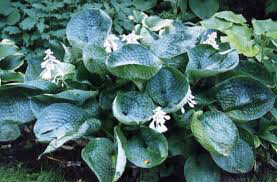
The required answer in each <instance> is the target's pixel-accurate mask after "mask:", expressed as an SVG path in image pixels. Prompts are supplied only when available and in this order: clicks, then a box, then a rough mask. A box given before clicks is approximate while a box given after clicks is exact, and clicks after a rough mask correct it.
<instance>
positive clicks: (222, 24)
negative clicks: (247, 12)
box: [200, 17, 233, 31]
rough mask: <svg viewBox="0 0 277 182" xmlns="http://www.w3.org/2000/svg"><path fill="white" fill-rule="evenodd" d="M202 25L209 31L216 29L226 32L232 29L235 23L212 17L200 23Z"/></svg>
mask: <svg viewBox="0 0 277 182" xmlns="http://www.w3.org/2000/svg"><path fill="white" fill-rule="evenodd" d="M200 23H201V25H202V26H203V27H205V28H207V29H214V30H219V31H224V30H227V29H229V28H231V27H232V25H233V23H231V22H228V21H224V20H222V19H219V18H216V17H211V18H209V19H206V20H203V21H201V22H200Z"/></svg>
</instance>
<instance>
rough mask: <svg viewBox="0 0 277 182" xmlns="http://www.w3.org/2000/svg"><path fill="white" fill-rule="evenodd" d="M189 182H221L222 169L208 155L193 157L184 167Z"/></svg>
mask: <svg viewBox="0 0 277 182" xmlns="http://www.w3.org/2000/svg"><path fill="white" fill-rule="evenodd" d="M184 174H185V178H186V181H187V182H200V181H201V182H219V181H220V169H219V168H218V167H217V166H216V164H215V163H214V161H213V160H212V159H211V157H210V156H209V155H208V154H201V155H199V156H191V157H190V158H188V159H187V161H186V163H185V167H184Z"/></svg>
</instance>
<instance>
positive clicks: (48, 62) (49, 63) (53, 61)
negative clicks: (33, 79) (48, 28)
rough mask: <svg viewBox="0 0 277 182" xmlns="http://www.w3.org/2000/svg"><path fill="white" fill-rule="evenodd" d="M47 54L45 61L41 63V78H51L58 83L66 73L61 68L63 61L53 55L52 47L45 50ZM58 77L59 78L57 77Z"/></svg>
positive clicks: (50, 79)
mask: <svg viewBox="0 0 277 182" xmlns="http://www.w3.org/2000/svg"><path fill="white" fill-rule="evenodd" d="M45 54H46V56H45V57H44V59H43V60H44V61H43V62H42V63H41V68H42V69H43V71H42V72H41V75H40V76H41V78H42V79H44V80H49V81H52V82H54V83H58V82H59V81H60V80H62V79H63V77H64V75H65V73H64V72H63V70H62V69H61V64H62V63H61V62H60V61H59V60H57V58H56V57H55V56H54V55H53V52H52V51H51V50H50V49H47V50H46V51H45ZM57 78H58V79H57Z"/></svg>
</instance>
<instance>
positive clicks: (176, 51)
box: [150, 26, 206, 59]
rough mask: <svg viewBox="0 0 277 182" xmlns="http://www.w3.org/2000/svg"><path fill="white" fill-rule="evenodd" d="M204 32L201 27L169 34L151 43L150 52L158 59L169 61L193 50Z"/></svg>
mask: <svg viewBox="0 0 277 182" xmlns="http://www.w3.org/2000/svg"><path fill="white" fill-rule="evenodd" d="M205 31H206V29H204V28H202V27H185V26H183V29H182V30H179V31H177V32H173V33H169V34H166V35H164V36H162V37H161V38H160V39H158V40H156V41H154V42H153V44H152V45H151V48H150V49H151V51H152V52H154V53H155V54H156V55H157V56H158V57H159V58H163V59H170V58H173V57H175V56H178V55H180V54H183V53H185V52H187V51H188V50H190V49H191V48H193V47H194V46H195V45H196V44H198V43H199V42H200V40H201V36H202V35H203V33H204V32H205Z"/></svg>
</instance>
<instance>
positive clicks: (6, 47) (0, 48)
mask: <svg viewBox="0 0 277 182" xmlns="http://www.w3.org/2000/svg"><path fill="white" fill-rule="evenodd" d="M17 51H18V47H17V46H16V45H15V43H14V42H12V41H11V40H8V39H4V40H2V41H1V42H0V61H1V60H2V59H4V58H5V57H7V56H10V55H14V54H15V53H17Z"/></svg>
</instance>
